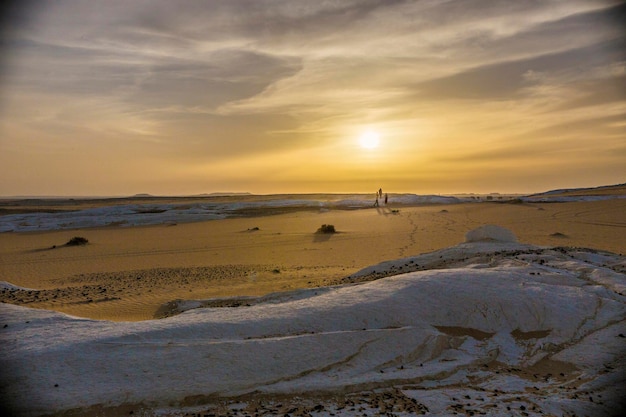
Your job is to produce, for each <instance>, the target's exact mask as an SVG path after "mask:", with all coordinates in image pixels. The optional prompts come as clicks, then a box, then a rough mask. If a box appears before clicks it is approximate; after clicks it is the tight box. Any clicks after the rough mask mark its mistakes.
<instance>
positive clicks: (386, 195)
mask: <svg viewBox="0 0 626 417" xmlns="http://www.w3.org/2000/svg"><path fill="white" fill-rule="evenodd" d="M385 205H387V193H385Z"/></svg>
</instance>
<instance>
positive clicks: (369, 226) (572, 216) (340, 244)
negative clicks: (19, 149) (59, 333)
mask: <svg viewBox="0 0 626 417" xmlns="http://www.w3.org/2000/svg"><path fill="white" fill-rule="evenodd" d="M395 208H397V209H399V212H398V213H393V212H392V211H391V209H395ZM324 223H326V224H333V225H334V226H335V228H336V229H337V231H338V232H339V233H337V234H334V235H320V234H315V233H314V232H315V231H316V230H317V228H319V227H320V226H321V225H322V224H324ZM484 224H496V225H499V226H503V227H506V228H508V229H510V230H512V231H513V232H514V233H515V234H516V235H517V237H518V240H519V241H520V242H525V243H532V244H536V245H547V246H580V247H588V248H595V249H601V250H607V251H611V252H615V253H624V251H625V249H626V239H624V231H625V229H624V227H626V199H616V200H608V201H602V202H576V203H549V204H541V203H534V204H501V203H500V204H498V203H471V204H470V203H468V204H458V205H448V206H441V205H435V206H423V207H393V206H391V207H385V208H380V209H376V208H371V209H362V210H332V211H326V212H321V211H320V212H310V211H301V212H294V213H290V214H283V215H274V216H263V217H255V218H243V219H242V218H240V219H227V220H217V221H208V222H202V223H188V224H179V225H176V226H167V225H159V226H149V227H134V228H115V227H110V228H97V229H86V230H70V231H55V232H43V233H3V234H0V280H2V281H8V282H10V283H12V284H15V285H19V286H22V287H27V288H35V289H42V290H47V291H43V292H40V293H37V295H36V296H35V293H31V294H28V293H21V295H18V296H15V294H14V295H13V298H12V299H8V298H7V297H8V296H7V293H8V292H6V291H5V292H4V294H3V297H4V298H0V301H5V302H12V303H16V304H23V305H28V306H30V307H36V308H46V309H53V310H57V311H63V312H66V313H69V314H72V315H76V316H81V317H90V318H96V319H107V320H116V321H124V320H146V319H151V318H153V317H154V316H155V314H156V313H157V311H158V309H159V307H160V306H162V305H163V304H165V303H167V302H168V301H172V300H175V299H204V298H213V297H226V296H235V295H236V296H242V295H261V294H266V293H269V292H277V291H285V290H290V289H295V288H303V287H312V286H319V285H324V284H326V283H329V282H331V281H333V280H336V279H338V278H342V277H344V276H347V275H349V274H351V273H353V272H355V271H357V270H359V269H361V268H363V267H365V266H368V265H372V264H375V263H378V262H381V261H384V260H390V259H397V258H402V257H407V256H412V255H417V254H420V253H424V252H430V251H434V250H437V249H441V248H444V247H449V246H452V245H455V244H458V243H461V242H463V241H464V237H465V233H466V232H468V231H469V230H472V229H474V228H476V227H478V226H481V225H484ZM257 227H258V230H249V229H253V228H257ZM73 236H83V237H86V238H87V239H89V244H88V245H86V246H79V247H65V246H63V244H64V243H65V242H67V241H68V240H69V239H70V238H71V237H73ZM53 245H56V246H57V248H55V249H51V247H52V246H53Z"/></svg>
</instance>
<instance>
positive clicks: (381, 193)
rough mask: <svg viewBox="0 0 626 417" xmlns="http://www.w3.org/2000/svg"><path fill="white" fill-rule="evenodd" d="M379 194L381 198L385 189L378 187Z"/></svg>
mask: <svg viewBox="0 0 626 417" xmlns="http://www.w3.org/2000/svg"><path fill="white" fill-rule="evenodd" d="M378 196H379V197H380V198H383V189H382V188H379V189H378Z"/></svg>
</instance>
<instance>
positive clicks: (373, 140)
mask: <svg viewBox="0 0 626 417" xmlns="http://www.w3.org/2000/svg"><path fill="white" fill-rule="evenodd" d="M379 143H380V135H379V134H378V133H376V132H374V131H372V130H368V131H367V132H365V133H363V134H362V135H361V136H360V137H359V145H361V147H362V148H365V149H374V148H377V147H378V145H379Z"/></svg>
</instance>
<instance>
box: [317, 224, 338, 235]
mask: <svg viewBox="0 0 626 417" xmlns="http://www.w3.org/2000/svg"><path fill="white" fill-rule="evenodd" d="M336 232H337V231H336V230H335V226H333V225H332V224H323V225H322V227H320V228H319V229H317V233H336Z"/></svg>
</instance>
